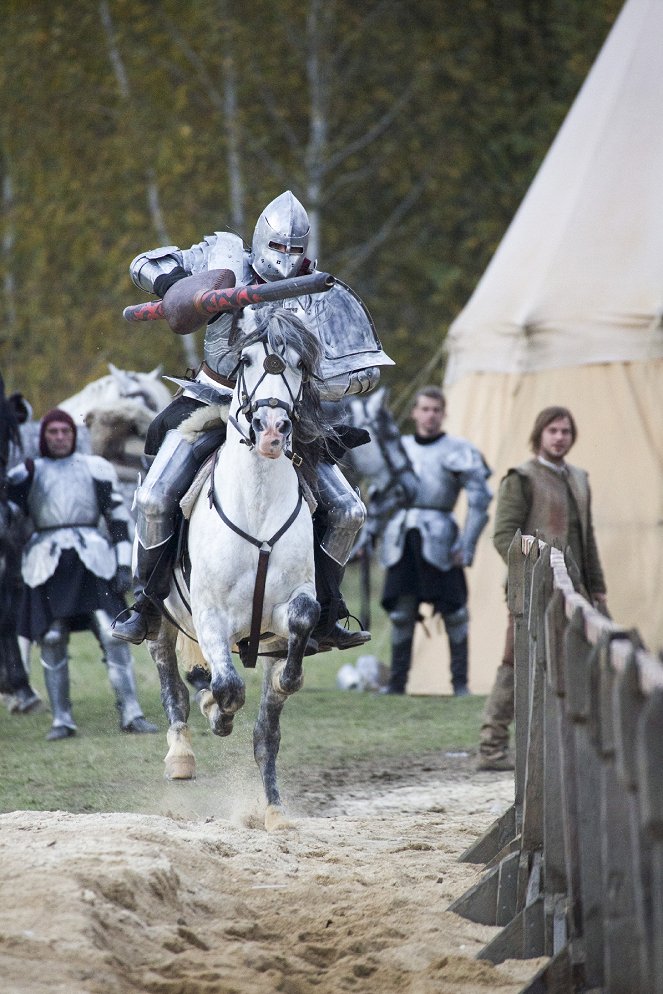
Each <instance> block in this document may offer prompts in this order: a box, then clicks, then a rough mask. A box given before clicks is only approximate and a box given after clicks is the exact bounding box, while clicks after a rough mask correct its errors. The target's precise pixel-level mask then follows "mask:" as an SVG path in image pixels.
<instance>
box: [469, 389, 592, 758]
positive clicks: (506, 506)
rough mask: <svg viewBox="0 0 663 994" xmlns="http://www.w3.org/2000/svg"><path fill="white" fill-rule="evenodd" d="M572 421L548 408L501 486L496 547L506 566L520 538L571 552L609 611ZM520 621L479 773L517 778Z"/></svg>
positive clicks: (510, 640)
mask: <svg viewBox="0 0 663 994" xmlns="http://www.w3.org/2000/svg"><path fill="white" fill-rule="evenodd" d="M576 436H577V429H576V424H575V421H574V419H573V415H572V414H571V412H570V411H569V410H568V409H567V408H566V407H546V408H545V409H544V410H543V411H541V413H540V414H539V415H538V416H537V418H536V421H535V422H534V428H533V429H532V434H531V435H530V445H531V448H532V452H533V453H534V458H533V459H530V460H528V461H527V462H525V463H522V464H521V465H520V466H517V467H516V468H515V469H510V470H509V471H508V472H507V474H506V476H505V477H504V478H503V480H502V482H501V483H500V488H499V493H498V496H497V508H496V512H495V527H494V531H493V544H494V545H495V548H496V549H497V551H498V552H499V554H500V555H501V557H502V559H503V560H504V561H505V562H506V561H507V554H508V551H509V546H510V545H511V542H512V540H513V536H514V535H515V533H516V531H517V530H518V529H520V531H521V532H522V534H523V535H535V534H537V533H538V535H539V536H540V537H541V538H544V539H545V540H547V541H553V540H554V539H557V540H559V541H560V542H561V544H562V546H563V548H566V547H567V546H568V547H569V548H570V549H571V553H572V555H573V558H574V560H575V562H576V564H577V566H578V568H579V570H580V577H581V593H583V594H584V595H585V596H586V597H587V598H588V599H589V600H590V601H591V602H592V603H593V604H594V606H595V607H597V608H598V609H599V610H602V611H606V610H607V608H606V585H605V580H604V577H603V570H602V569H601V562H600V559H599V553H598V548H597V545H596V539H595V537H594V526H593V523H592V509H591V491H590V488H589V479H588V476H587V473H586V472H585V470H583V469H579V468H578V467H577V466H571V465H569V464H568V463H567V462H566V461H565V456H566V454H567V453H568V451H569V449H570V448H571V446H572V445H573V443H574V442H575V440H576ZM513 628H514V624H513V616H512V615H509V622H508V627H507V635H506V643H505V646H504V656H503V658H502V664H501V665H500V666H499V667H498V670H497V673H496V675H495V683H494V684H493V688H492V690H491V692H490V696H489V697H488V700H487V701H486V707H485V710H484V715H483V724H482V726H481V733H480V736H479V762H478V769H480V770H512V769H513V768H514V763H513V759H512V758H511V756H510V754H509V725H510V724H511V722H512V721H513V713H514V695H513V688H514V679H513V675H514V671H513V662H514V660H513V647H514V631H513Z"/></svg>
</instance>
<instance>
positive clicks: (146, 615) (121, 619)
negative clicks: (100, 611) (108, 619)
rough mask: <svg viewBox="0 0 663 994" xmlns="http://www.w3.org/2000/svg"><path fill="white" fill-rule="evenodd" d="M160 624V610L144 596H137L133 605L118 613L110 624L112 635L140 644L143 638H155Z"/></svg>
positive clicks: (124, 640)
mask: <svg viewBox="0 0 663 994" xmlns="http://www.w3.org/2000/svg"><path fill="white" fill-rule="evenodd" d="M160 626H161V612H160V611H159V609H158V608H157V607H156V606H155V605H154V604H153V603H152V601H150V600H148V599H147V598H146V597H145V598H142V597H139V598H138V599H137V600H136V603H135V604H134V606H133V607H131V608H127V610H126V611H122V613H121V614H118V616H117V618H116V619H115V621H114V622H113V624H112V625H111V629H112V632H113V637H114V638H116V639H121V640H122V641H123V642H131V643H133V645H140V644H141V642H144V641H145V639H155V638H156V637H157V635H158V634H159V628H160Z"/></svg>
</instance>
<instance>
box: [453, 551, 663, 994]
mask: <svg viewBox="0 0 663 994" xmlns="http://www.w3.org/2000/svg"><path fill="white" fill-rule="evenodd" d="M573 573H574V564H573V562H572V561H570V562H569V563H568V568H567V565H566V564H565V561H564V555H563V554H562V552H561V551H560V550H558V549H556V548H553V547H551V546H549V545H547V544H545V543H544V542H541V541H539V540H537V539H534V538H532V537H531V536H521V535H520V533H517V535H516V537H515V539H514V542H513V543H512V546H511V549H510V551H509V608H510V610H511V611H512V612H513V614H514V616H515V637H516V646H515V660H516V665H515V669H516V673H515V677H516V690H515V695H516V698H515V711H516V721H515V743H516V771H515V802H514V804H513V806H512V807H511V808H510V809H509V810H508V811H507V812H506V813H505V814H504V815H503V816H502V817H501V818H500V819H499V820H498V821H497V822H495V824H494V825H493V826H492V827H491V828H490V829H489V831H488V832H487V833H486V834H485V835H484V836H483V837H482V838H481V839H480V840H479V841H478V842H477V843H476V844H475V845H474V846H472V847H471V848H470V849H468V850H467V852H465V853H464V854H463V856H461V859H462V860H464V861H466V862H472V863H485V864H487V865H486V873H485V875H484V876H483V878H482V879H481V880H480V882H479V883H478V884H476V885H475V886H474V887H472V888H471V889H470V890H469V891H467V893H466V894H464V895H463V896H462V897H460V898H459V899H458V900H457V901H455V902H454V903H453V904H452V905H451V908H450V910H451V911H455V912H456V913H457V914H461V915H463V916H464V917H466V918H469V919H471V920H473V921H477V922H481V923H482V924H486V925H498V926H501V927H502V930H501V931H500V932H499V933H497V935H496V936H495V938H494V939H493V940H492V941H491V942H490V943H489V944H488V945H487V946H485V947H484V948H483V949H482V951H481V953H480V954H479V958H482V959H486V960H489V961H491V962H493V963H500V962H502V961H503V960H505V959H513V958H516V959H518V958H529V957H534V956H548V957H550V959H549V960H548V962H547V965H546V966H545V968H544V969H543V970H541V971H540V972H539V973H538V974H537V976H536V977H535V979H534V980H533V981H531V982H530V983H529V984H528V985H527V986H526V987H525V988H524V989H523V992H522V994H544V992H545V994H570V992H587V991H592V992H605V994H663V663H662V662H661V660H660V659H657V658H656V657H654V656H653V655H651V654H650V653H648V652H647V651H645V649H644V647H643V645H642V643H641V640H640V638H639V636H638V634H637V632H635V631H633V630H628V629H625V628H623V627H621V626H619V625H617V624H615V623H614V622H613V621H611V620H609V619H608V618H606V617H604V616H603V615H602V614H600V613H599V612H598V611H596V610H595V609H594V608H593V607H592V606H591V605H590V604H589V603H588V602H587V601H586V600H585V599H584V598H583V597H581V596H580V594H578V593H576V591H575V589H574V585H573V582H572V579H571V576H572V575H573ZM570 574H571V575H570ZM661 596H662V598H663V590H662V591H661Z"/></svg>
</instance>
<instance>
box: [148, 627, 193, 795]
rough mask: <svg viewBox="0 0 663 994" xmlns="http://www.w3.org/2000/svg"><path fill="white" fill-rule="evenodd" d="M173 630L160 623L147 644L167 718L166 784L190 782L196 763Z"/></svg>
mask: <svg viewBox="0 0 663 994" xmlns="http://www.w3.org/2000/svg"><path fill="white" fill-rule="evenodd" d="M176 639H177V633H176V630H175V629H174V628H173V626H172V625H170V624H169V622H167V621H165V620H163V621H162V622H161V628H160V630H159V635H158V636H157V638H156V639H153V640H151V641H150V642H148V648H149V651H150V655H151V656H152V659H153V660H154V662H155V664H156V667H157V671H158V673H159V682H160V684H161V704H162V706H163V709H164V711H165V713H166V717H167V718H168V725H169V727H168V732H167V733H166V741H167V742H168V752H167V753H166V756H165V757H164V766H165V775H166V778H167V779H168V780H193V778H194V777H195V775H196V760H195V756H194V753H193V749H192V747H191V733H190V731H189V728H188V726H187V721H188V718H189V708H190V703H189V691H188V689H187V687H186V684H185V683H184V681H183V680H182V678H181V676H180V673H179V669H178V666H177V654H176V651H175V644H176Z"/></svg>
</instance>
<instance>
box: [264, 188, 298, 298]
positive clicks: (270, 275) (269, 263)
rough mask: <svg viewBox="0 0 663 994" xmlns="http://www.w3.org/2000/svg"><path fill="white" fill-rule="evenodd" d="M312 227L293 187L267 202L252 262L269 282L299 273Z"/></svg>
mask: <svg viewBox="0 0 663 994" xmlns="http://www.w3.org/2000/svg"><path fill="white" fill-rule="evenodd" d="M310 230H311V226H310V224H309V220H308V214H307V213H306V211H305V210H304V208H303V207H302V205H301V204H300V202H299V201H298V200H297V197H295V196H294V194H292V193H291V192H290V190H286V191H285V193H282V194H280V196H278V197H276V199H275V200H272V202H271V204H267V206H266V207H265V209H264V211H263V212H262V214H261V215H260V217H259V218H258V223H257V224H256V227H255V231H254V232H253V243H252V245H251V265H252V266H253V269H254V270H255V271H256V273H257V274H258V276H261V277H262V278H263V279H264V280H267V281H268V282H271V281H272V280H284V279H287V278H288V277H289V276H296V275H297V273H298V271H299V269H300V267H301V265H302V263H303V261H304V258H305V256H306V247H307V245H308V236H309V231H310Z"/></svg>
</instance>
